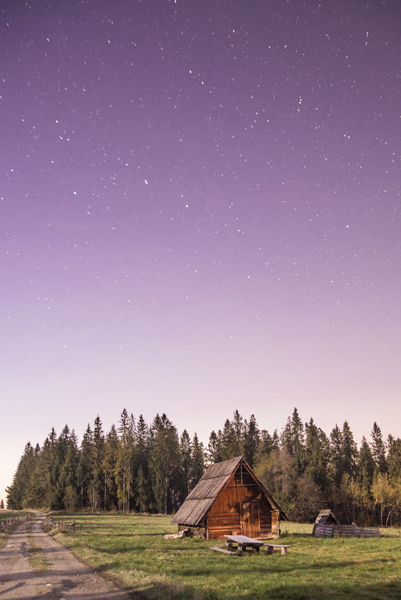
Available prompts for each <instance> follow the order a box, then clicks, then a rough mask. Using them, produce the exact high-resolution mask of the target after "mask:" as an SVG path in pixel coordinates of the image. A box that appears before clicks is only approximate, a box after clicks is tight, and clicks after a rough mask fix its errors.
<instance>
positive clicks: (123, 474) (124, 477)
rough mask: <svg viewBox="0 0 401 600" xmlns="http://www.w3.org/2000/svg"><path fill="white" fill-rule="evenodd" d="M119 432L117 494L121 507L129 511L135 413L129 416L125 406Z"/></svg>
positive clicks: (131, 492)
mask: <svg viewBox="0 0 401 600" xmlns="http://www.w3.org/2000/svg"><path fill="white" fill-rule="evenodd" d="M118 433H119V442H120V443H119V448H118V458H117V464H116V482H117V496H118V500H119V506H120V507H121V509H122V510H123V511H126V512H129V511H130V509H131V497H132V495H133V489H132V487H133V486H132V483H133V462H134V443H135V421H134V417H133V415H131V416H129V415H128V412H127V410H126V409H125V408H124V409H123V412H122V413H121V418H120V427H119V429H118Z"/></svg>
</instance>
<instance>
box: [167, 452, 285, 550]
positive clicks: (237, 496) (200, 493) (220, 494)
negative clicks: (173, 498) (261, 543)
mask: <svg viewBox="0 0 401 600" xmlns="http://www.w3.org/2000/svg"><path fill="white" fill-rule="evenodd" d="M280 518H286V517H285V514H284V513H283V511H282V510H281V508H280V506H279V505H278V504H277V502H276V501H275V500H274V498H273V497H272V495H271V493H270V492H269V490H267V489H266V488H265V487H264V486H263V484H262V483H261V482H260V481H259V480H258V479H257V478H256V476H255V475H254V473H253V472H252V469H251V468H250V467H249V465H248V464H247V463H246V462H245V461H244V459H243V458H242V457H241V456H239V457H236V458H233V459H230V460H228V461H225V462H223V463H216V464H213V465H210V466H209V467H208V469H207V470H206V471H205V473H204V474H203V476H202V478H201V479H200V481H199V482H198V484H197V485H196V486H195V488H194V489H193V490H192V491H191V492H190V493H189V495H188V497H187V498H186V500H185V502H184V503H183V505H182V506H181V507H180V508H179V510H178V512H177V513H176V515H175V516H174V517H173V522H174V523H177V524H178V527H179V530H181V529H182V528H188V529H189V530H190V531H191V532H192V533H193V534H194V535H204V536H205V537H207V539H224V536H225V535H245V536H247V537H251V538H265V539H266V538H273V537H279V534H280Z"/></svg>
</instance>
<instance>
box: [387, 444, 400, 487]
mask: <svg viewBox="0 0 401 600" xmlns="http://www.w3.org/2000/svg"><path fill="white" fill-rule="evenodd" d="M387 467H388V475H389V477H390V479H392V480H395V479H397V478H398V479H401V439H400V438H393V437H392V436H389V438H388V460H387Z"/></svg>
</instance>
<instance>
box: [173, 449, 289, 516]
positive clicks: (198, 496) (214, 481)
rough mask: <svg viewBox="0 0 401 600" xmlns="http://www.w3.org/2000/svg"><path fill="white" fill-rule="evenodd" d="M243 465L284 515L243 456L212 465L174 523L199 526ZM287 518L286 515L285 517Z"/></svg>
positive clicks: (273, 506) (177, 514)
mask: <svg viewBox="0 0 401 600" xmlns="http://www.w3.org/2000/svg"><path fill="white" fill-rule="evenodd" d="M241 462H242V463H243V465H244V466H245V468H246V469H247V471H248V472H249V473H250V474H251V476H252V477H253V478H254V479H255V481H256V482H257V484H258V485H259V487H260V489H261V491H262V493H263V494H264V495H265V496H266V497H267V499H268V501H269V503H270V504H271V505H272V508H276V509H277V510H279V511H280V513H281V514H283V512H282V510H281V508H280V506H279V505H278V504H277V502H275V501H274V499H273V497H272V495H271V494H270V492H269V491H268V490H267V489H266V488H265V487H264V486H263V484H262V483H261V482H260V481H259V480H258V479H257V478H256V477H255V475H254V473H253V472H252V469H251V468H250V467H249V466H248V465H247V463H246V462H245V461H244V459H243V458H242V456H236V457H235V458H232V459H230V460H226V461H224V462H220V463H215V464H213V465H210V466H209V467H208V468H207V469H206V471H205V472H204V474H203V475H202V477H201V479H200V480H199V482H198V484H197V485H196V486H195V487H194V489H193V490H192V491H191V492H190V493H189V494H188V496H187V498H186V500H185V502H184V503H183V504H182V506H181V507H180V509H179V510H178V511H177V513H176V515H175V516H174V518H173V520H172V522H173V523H179V524H180V525H192V526H196V525H199V523H200V521H202V519H203V518H204V517H205V516H206V514H207V513H208V511H209V510H210V508H211V507H212V504H213V502H214V501H215V500H216V498H217V496H218V495H219V494H220V492H221V491H222V490H223V488H224V486H225V485H226V483H227V482H228V480H229V478H230V477H231V475H232V474H233V473H234V472H235V471H236V469H237V467H238V466H239V465H240V464H241ZM283 516H284V518H285V515H283Z"/></svg>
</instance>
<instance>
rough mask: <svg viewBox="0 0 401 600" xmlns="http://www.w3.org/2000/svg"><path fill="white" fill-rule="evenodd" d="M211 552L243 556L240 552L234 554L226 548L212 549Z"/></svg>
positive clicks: (215, 547)
mask: <svg viewBox="0 0 401 600" xmlns="http://www.w3.org/2000/svg"><path fill="white" fill-rule="evenodd" d="M210 550H213V551H214V552H222V553H223V554H228V555H229V556H241V554H242V553H239V552H232V551H231V550H226V549H225V548H218V547H217V546H214V547H213V548H210Z"/></svg>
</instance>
